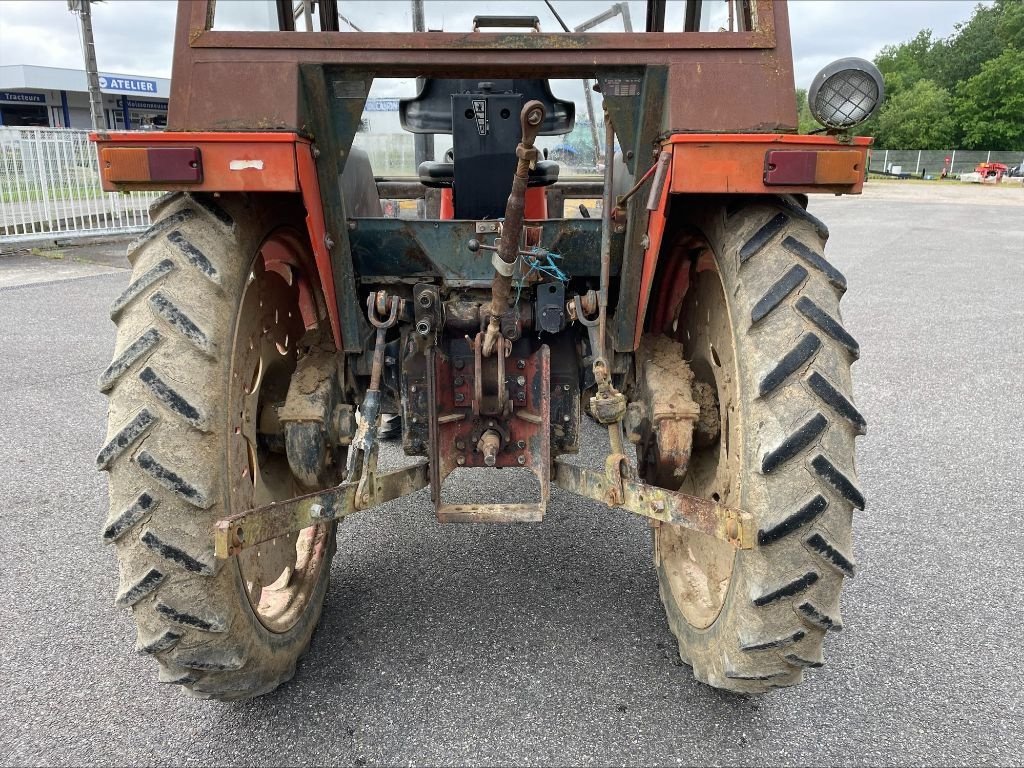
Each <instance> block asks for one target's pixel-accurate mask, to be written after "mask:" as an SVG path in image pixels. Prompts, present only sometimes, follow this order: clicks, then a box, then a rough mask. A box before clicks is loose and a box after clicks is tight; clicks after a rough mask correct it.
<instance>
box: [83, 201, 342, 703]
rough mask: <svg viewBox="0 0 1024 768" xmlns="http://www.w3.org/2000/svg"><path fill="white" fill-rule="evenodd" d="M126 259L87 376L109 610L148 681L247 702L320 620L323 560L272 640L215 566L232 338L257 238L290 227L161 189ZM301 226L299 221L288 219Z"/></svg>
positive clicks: (226, 504)
mask: <svg viewBox="0 0 1024 768" xmlns="http://www.w3.org/2000/svg"><path fill="white" fill-rule="evenodd" d="M151 212H152V215H153V218H154V221H155V223H154V224H153V226H152V227H151V228H150V229H149V230H148V231H147V232H146V233H145V234H143V235H142V236H141V237H140V238H139V239H138V240H136V241H135V242H134V243H132V244H131V245H130V246H129V249H128V257H129V260H130V261H131V262H132V264H133V267H134V269H133V272H132V279H131V283H130V284H129V286H128V288H126V289H125V291H124V292H123V293H122V294H121V295H120V296H119V297H118V298H117V299H116V300H115V301H114V304H113V306H112V308H111V317H112V318H113V320H114V321H115V323H116V324H117V342H116V349H115V353H114V359H113V361H112V362H111V364H110V366H109V367H108V368H107V369H106V370H105V371H104V372H103V374H102V375H101V377H100V388H101V390H102V391H104V392H105V393H106V394H107V395H108V396H109V399H110V402H109V423H108V430H107V439H106V442H105V444H104V446H103V448H102V449H101V450H100V452H99V455H98V457H97V466H98V468H99V469H101V470H105V471H107V472H109V481H110V514H109V517H108V518H107V520H106V523H105V524H104V527H103V533H102V536H103V539H104V540H105V541H106V542H108V543H112V544H113V545H114V547H115V549H116V550H117V556H118V561H119V565H120V589H119V591H118V593H117V596H116V602H117V604H118V605H121V606H124V607H129V608H130V609H131V611H132V613H133V615H134V618H135V622H136V625H137V629H138V637H137V641H136V650H137V651H138V652H139V653H142V654H147V655H150V656H152V657H153V658H155V659H156V661H157V662H158V663H159V667H160V673H159V677H160V680H161V682H165V683H173V684H178V685H181V686H183V687H184V688H185V689H186V690H187V691H189V692H190V693H192V694H194V695H197V696H200V697H214V698H221V699H234V698H247V697H251V696H256V695H259V694H261V693H265V692H267V691H270V690H272V689H273V688H275V687H276V686H278V685H279V684H280V683H282V682H284V681H286V680H288V679H289V678H290V677H291V676H292V675H293V673H294V670H295V664H296V661H297V659H298V658H299V656H300V655H301V654H302V653H303V652H304V651H305V649H306V648H307V647H308V645H309V641H310V636H311V635H312V632H313V629H314V627H315V625H316V623H317V621H318V619H319V615H320V611H321V606H322V603H323V597H324V591H325V589H326V586H327V579H328V574H329V571H330V559H331V556H332V554H333V551H334V530H333V527H331V528H330V530H329V531H326V532H325V533H324V534H323V541H322V542H321V545H322V549H323V552H322V562H320V566H319V570H318V572H317V575H316V578H315V579H314V580H313V582H312V583H310V584H309V585H308V589H307V594H305V596H304V599H305V602H304V606H305V607H304V610H303V611H302V613H301V615H300V616H298V617H297V619H296V620H295V621H294V623H293V624H292V625H291V626H290V627H288V628H287V629H286V630H285V631H270V630H268V629H267V627H266V626H264V624H263V623H261V621H260V620H259V618H258V617H257V615H256V613H255V612H254V610H253V607H252V605H251V603H250V601H249V599H248V598H247V596H246V585H245V583H244V582H243V579H242V576H241V571H240V566H239V565H238V561H237V558H235V559H232V560H229V561H219V560H216V559H214V555H213V539H212V533H213V523H214V521H216V520H217V519H219V518H221V517H224V516H226V515H225V513H226V510H228V509H229V508H230V506H231V499H230V496H231V494H230V493H229V490H230V489H229V483H228V479H227V465H228V462H227V457H226V454H227V452H228V450H227V440H228V439H229V433H230V430H229V423H230V419H229V414H228V413H227V412H226V411H227V409H228V402H229V395H228V391H229V378H230V376H231V374H230V367H231V358H232V349H231V347H232V339H233V334H234V330H235V324H236V318H237V316H238V313H239V304H240V301H241V297H242V295H243V293H244V291H245V289H246V284H247V281H249V280H250V279H251V278H250V273H251V270H252V268H253V267H252V265H253V263H254V261H253V259H254V256H255V254H257V252H258V251H259V249H260V247H261V244H262V243H263V238H264V237H266V236H267V234H268V233H270V232H272V231H275V230H279V229H280V228H281V227H287V226H288V225H291V224H293V223H294V222H298V223H299V224H300V225H301V224H302V218H301V216H302V211H301V208H298V209H296V208H295V204H294V203H293V202H292V201H291V200H289V199H287V198H276V197H271V196H269V195H268V196H262V197H245V196H241V195H238V196H225V197H224V198H218V199H215V198H213V197H211V196H206V195H200V194H194V195H189V194H182V193H172V194H169V195H165V196H164V197H163V198H161V199H160V200H158V201H157V202H156V203H155V204H154V206H153V208H152V211H151ZM296 217H298V218H296Z"/></svg>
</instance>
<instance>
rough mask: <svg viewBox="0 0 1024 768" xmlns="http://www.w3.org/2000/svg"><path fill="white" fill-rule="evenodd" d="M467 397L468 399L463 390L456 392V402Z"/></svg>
mask: <svg viewBox="0 0 1024 768" xmlns="http://www.w3.org/2000/svg"><path fill="white" fill-rule="evenodd" d="M465 399H466V396H465V395H464V394H462V393H461V392H456V393H455V402H456V403H461V402H462V401H463V400H465Z"/></svg>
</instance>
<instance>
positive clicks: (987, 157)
mask: <svg viewBox="0 0 1024 768" xmlns="http://www.w3.org/2000/svg"><path fill="white" fill-rule="evenodd" d="M985 162H986V163H991V162H992V150H991V149H990V150H989V151H988V154H987V155H986V156H985Z"/></svg>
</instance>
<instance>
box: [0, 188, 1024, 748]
mask: <svg viewBox="0 0 1024 768" xmlns="http://www.w3.org/2000/svg"><path fill="white" fill-rule="evenodd" d="M899 197H900V194H899V193H894V192H892V191H891V188H890V190H889V191H888V192H887V191H886V190H885V189H883V188H881V187H875V188H874V189H872V190H870V191H869V194H868V195H867V196H866V197H865V198H864V199H859V200H835V199H831V198H829V199H822V200H818V201H815V202H814V204H813V210H814V211H815V212H817V213H818V214H819V215H821V216H822V217H823V218H824V219H825V220H826V221H828V223H829V224H830V226H831V228H832V233H833V238H832V242H831V245H830V253H831V255H832V258H833V259H834V261H835V262H836V263H837V264H838V266H839V267H840V268H841V269H842V270H843V271H844V272H845V273H846V275H847V277H848V278H849V282H850V285H851V290H850V292H849V293H848V295H847V298H846V302H845V305H844V314H845V318H846V320H847V325H848V327H849V328H850V329H851V330H852V331H853V333H854V335H855V336H856V337H857V338H858V340H859V341H860V343H861V347H862V349H863V355H862V358H861V360H860V362H859V363H858V364H857V365H856V366H855V380H856V395H857V402H858V405H859V407H860V408H861V409H862V410H863V411H864V412H865V414H866V416H867V418H868V421H869V432H868V435H867V437H866V438H863V439H862V441H861V443H860V460H859V469H860V478H861V484H862V486H863V487H864V489H865V491H866V492H867V494H868V499H869V505H868V509H867V511H866V512H865V513H863V514H861V515H860V516H859V519H858V529H857V544H856V555H857V560H858V565H859V570H858V576H857V578H856V580H854V581H853V582H850V583H849V585H848V588H847V590H846V591H845V593H844V598H843V614H844V619H845V621H846V625H847V628H846V629H845V630H844V631H843V632H841V633H839V634H837V635H835V636H833V637H831V638H830V642H829V643H828V645H827V647H826V656H827V659H828V663H827V664H826V666H825V668H824V669H822V670H818V671H816V672H814V673H812V674H811V675H810V677H809V680H808V682H807V683H806V684H805V685H804V686H803V687H801V688H799V689H795V690H792V689H791V690H785V691H778V692H775V693H773V694H771V695H768V696H765V697H762V698H757V699H744V698H738V697H734V696H730V695H725V694H721V693H718V692H716V691H714V690H711V689H709V688H706V687H704V686H702V685H700V684H698V683H696V682H694V680H693V679H692V677H691V674H690V672H689V670H688V669H687V668H686V667H682V666H679V664H678V662H677V661H674V660H673V656H674V652H673V648H672V647H673V641H672V637H671V636H670V634H669V631H668V628H667V626H666V624H665V622H664V619H663V618H662V611H661V606H660V603H659V601H658V594H657V586H656V582H655V577H654V573H653V570H652V568H651V565H650V544H649V538H648V532H647V529H646V526H645V525H644V524H643V522H641V521H639V520H633V519H629V518H626V517H622V516H618V515H616V514H615V513H612V512H609V511H606V510H604V509H602V508H601V507H598V506H597V505H594V504H590V503H587V502H584V501H581V500H577V499H573V498H570V497H568V496H567V495H566V494H564V493H562V492H560V491H558V490H555V491H554V493H553V499H552V502H553V503H552V511H551V513H550V514H549V517H548V520H547V521H546V522H545V523H544V524H543V525H539V526H533V527H493V526H476V527H473V526H462V527H460V526H440V525H438V524H436V523H434V522H433V521H432V517H431V513H430V509H429V506H428V503H427V497H426V494H425V492H420V493H419V494H417V495H414V496H412V497H410V498H408V499H406V500H403V501H401V502H396V503H393V504H391V505H389V506H388V507H386V508H384V509H381V510H379V511H377V512H373V513H366V514H364V515H362V516H357V517H356V518H354V519H352V520H350V521H349V522H348V523H346V524H345V525H344V526H343V527H342V529H341V534H340V541H339V554H338V557H337V559H336V561H335V564H334V572H333V581H332V585H331V588H330V592H329V594H328V597H327V606H326V610H325V618H324V621H323V625H322V631H321V632H320V634H319V635H318V636H317V637H316V638H315V640H314V644H313V647H312V650H311V652H310V654H309V656H308V657H307V659H306V661H305V662H304V663H303V664H302V665H301V667H300V669H299V672H298V674H297V676H296V678H295V680H294V681H293V682H292V683H290V684H289V685H287V686H286V687H284V688H283V689H281V690H280V691H278V692H277V693H275V694H273V695H271V696H267V697H264V698H262V699H259V700H257V701H255V702H250V703H244V704H228V705H226V704H218V703H213V702H201V701H195V700H191V699H188V698H185V697H183V696H182V695H181V694H180V693H179V692H178V691H177V690H175V689H172V688H169V687H165V686H158V685H157V684H156V683H155V682H154V679H155V670H154V668H153V667H152V666H151V663H150V662H149V661H148V660H144V659H141V658H137V657H135V656H134V655H133V654H132V645H133V642H134V631H133V629H132V626H131V622H130V619H129V617H128V615H127V614H126V613H124V612H122V611H119V610H117V609H115V608H114V606H113V604H112V603H113V600H112V598H113V594H114V592H115V589H116V586H117V574H116V567H115V565H114V557H113V553H112V552H111V551H110V550H109V549H105V548H104V547H103V546H102V545H101V544H100V543H99V529H100V524H101V522H102V520H103V519H104V517H105V512H106V510H105V505H106V490H105V478H104V477H102V476H100V475H98V474H97V473H96V472H95V471H94V469H93V459H94V455H95V452H96V450H97V448H98V446H99V445H100V443H101V440H102V437H103V432H104V426H103V424H104V411H105V402H104V399H103V398H102V397H101V396H100V394H99V393H98V392H97V391H96V386H95V382H96V378H97V375H98V374H99V372H100V371H101V370H102V369H103V367H104V366H105V365H106V364H107V362H108V360H109V358H110V353H111V347H112V343H113V328H112V326H111V324H110V322H109V320H108V319H107V312H106V307H107V305H108V303H109V302H110V300H111V299H112V298H113V297H114V296H115V295H117V293H118V292H119V291H120V290H121V289H122V288H123V287H124V285H125V284H126V282H127V279H128V278H127V274H126V273H124V272H122V271H116V272H112V273H109V274H100V275H89V276H82V277H74V275H72V277H73V278H74V279H65V280H63V281H62V282H56V283H49V284H45V285H43V284H38V285H25V286H22V287H6V288H0V328H2V331H0V356H2V359H3V361H4V362H3V364H2V365H0V402H2V403H3V405H4V408H3V414H4V415H3V419H2V420H0V510H2V515H3V521H4V529H5V530H4V534H3V537H4V541H3V545H2V546H0V627H2V630H0V668H2V670H3V671H2V677H3V680H4V685H3V687H2V689H0V763H2V764H8V763H48V764H68V763H74V764H96V763H128V762H131V763H142V764H151V763H157V762H172V763H190V764H205V765H210V764H217V765H219V764H228V763H231V764H280V763H282V762H285V763H301V764H352V763H356V764H359V765H362V764H379V763H386V764H394V763H401V764H406V763H408V764H436V763H488V764H494V763H529V764H608V763H648V764H650V763H655V764H693V763H720V764H752V765H764V764H775V763H786V764H800V765H805V764H808V763H833V764H851V763H866V764H879V763H886V764H891V763H915V764H955V763H966V764H978V763H981V764H986V763H987V764H993V765H995V764H998V765H1006V764H1012V763H1016V764H1019V763H1020V762H1021V761H1024V749H1022V746H1021V738H1020V736H1021V733H1022V732H1024V697H1022V694H1021V690H1022V688H1021V669H1020V665H1021V647H1022V640H1024V638H1022V631H1021V616H1024V596H1022V592H1021V587H1020V585H1021V584H1022V583H1024V564H1022V563H1024V561H1022V558H1021V553H1022V552H1024V533H1022V526H1021V520H1022V518H1024V515H1022V506H1024V502H1022V500H1024V470H1022V460H1021V451H1020V436H1021V434H1024V395H1022V389H1021V371H1024V300H1022V296H1024V247H1022V245H1024V205H1021V204H1019V203H1015V202H1014V201H1012V200H1010V202H1009V204H999V205H990V204H988V203H987V202H986V200H985V198H984V196H983V195H982V196H979V195H978V194H971V195H965V202H966V201H967V200H968V199H969V200H970V202H969V203H968V204H966V205H961V204H960V203H958V202H940V203H930V202H927V201H926V200H924V199H923V198H922V199H915V198H913V196H911V197H910V198H908V197H906V196H904V197H903V199H900V200H897V199H896V198H899ZM1007 199H1008V200H1009V198H1007ZM71 263H74V262H73V261H72V262H71ZM46 264H47V266H49V267H53V264H52V263H51V262H47V263H46ZM65 266H66V265H65ZM17 268H23V267H19V266H18V264H17V263H16V262H10V263H8V262H7V261H4V260H3V259H0V279H3V275H4V274H5V272H7V271H8V270H11V269H17ZM83 269H84V267H83ZM82 274H83V275H85V272H83V273H82ZM63 276H64V277H67V275H63ZM7 284H8V285H9V282H8V283H7ZM591 442H593V441H591ZM590 458H591V459H597V455H596V453H595V454H593V455H592V456H590ZM502 492H503V491H502V489H501V488H492V489H491V493H493V494H495V495H500V494H501V493H502Z"/></svg>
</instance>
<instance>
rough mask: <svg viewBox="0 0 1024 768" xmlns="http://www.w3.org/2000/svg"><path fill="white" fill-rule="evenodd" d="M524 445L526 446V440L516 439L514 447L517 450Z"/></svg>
mask: <svg viewBox="0 0 1024 768" xmlns="http://www.w3.org/2000/svg"><path fill="white" fill-rule="evenodd" d="M525 447H526V441H525V440H518V441H516V448H518V449H519V450H522V449H523V448H525Z"/></svg>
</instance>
